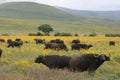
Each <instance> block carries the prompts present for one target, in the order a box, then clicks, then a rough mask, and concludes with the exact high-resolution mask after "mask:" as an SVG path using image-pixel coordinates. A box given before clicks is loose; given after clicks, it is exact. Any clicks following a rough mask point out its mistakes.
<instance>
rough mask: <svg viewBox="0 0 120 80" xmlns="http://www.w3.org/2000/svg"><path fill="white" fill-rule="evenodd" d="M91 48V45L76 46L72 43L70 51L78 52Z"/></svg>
mask: <svg viewBox="0 0 120 80" xmlns="http://www.w3.org/2000/svg"><path fill="white" fill-rule="evenodd" d="M91 47H93V46H92V45H87V44H76V43H73V44H72V45H71V50H80V49H89V48H91Z"/></svg>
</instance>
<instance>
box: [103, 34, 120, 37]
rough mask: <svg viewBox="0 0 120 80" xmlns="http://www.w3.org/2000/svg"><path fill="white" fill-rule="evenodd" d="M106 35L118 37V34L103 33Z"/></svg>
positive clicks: (119, 35)
mask: <svg viewBox="0 0 120 80" xmlns="http://www.w3.org/2000/svg"><path fill="white" fill-rule="evenodd" d="M105 36H106V37H120V34H105Z"/></svg>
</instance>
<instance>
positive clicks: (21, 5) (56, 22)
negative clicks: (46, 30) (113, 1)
mask: <svg viewBox="0 0 120 80" xmlns="http://www.w3.org/2000/svg"><path fill="white" fill-rule="evenodd" d="M42 24H49V25H51V26H52V27H53V28H54V32H53V33H52V34H54V33H55V32H70V33H72V34H75V33H78V34H79V35H84V34H89V33H91V32H96V33H98V34H105V33H119V32H120V26H119V25H120V20H112V19H104V18H96V17H89V16H78V15H73V14H70V13H68V12H64V11H62V10H59V9H57V8H55V7H53V6H48V5H43V4H38V3H33V2H12V3H4V4H0V34H4V33H8V34H10V35H28V33H34V32H37V27H38V26H40V25H42ZM26 30H27V31H26Z"/></svg>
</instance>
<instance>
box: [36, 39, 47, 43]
mask: <svg viewBox="0 0 120 80" xmlns="http://www.w3.org/2000/svg"><path fill="white" fill-rule="evenodd" d="M34 41H35V42H36V44H42V43H43V42H44V41H45V40H44V39H43V40H42V39H34Z"/></svg>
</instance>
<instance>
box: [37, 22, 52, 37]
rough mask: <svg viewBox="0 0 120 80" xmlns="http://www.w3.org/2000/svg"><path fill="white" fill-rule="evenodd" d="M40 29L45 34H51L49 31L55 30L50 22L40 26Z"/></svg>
mask: <svg viewBox="0 0 120 80" xmlns="http://www.w3.org/2000/svg"><path fill="white" fill-rule="evenodd" d="M38 30H39V31H42V32H43V33H44V34H45V35H49V33H50V32H52V31H53V28H52V27H51V26H50V25H48V24H43V25H41V26H39V27H38Z"/></svg>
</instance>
